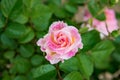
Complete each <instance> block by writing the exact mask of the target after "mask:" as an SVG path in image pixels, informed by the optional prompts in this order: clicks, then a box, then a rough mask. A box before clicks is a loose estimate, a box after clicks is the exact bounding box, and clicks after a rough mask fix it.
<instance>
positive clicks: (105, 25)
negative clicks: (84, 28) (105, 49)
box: [84, 8, 119, 35]
mask: <svg viewBox="0 0 120 80" xmlns="http://www.w3.org/2000/svg"><path fill="white" fill-rule="evenodd" d="M104 13H105V17H106V20H105V21H99V20H97V19H95V18H93V21H92V24H93V25H92V26H93V28H95V29H96V30H98V31H99V32H100V33H102V34H104V35H109V33H111V32H112V31H114V30H117V29H118V28H119V27H118V25H117V20H116V17H115V12H114V10H112V9H108V8H106V9H105V10H104ZM90 18H92V16H91V14H90V13H89V11H88V10H86V11H85V13H84V21H87V20H88V19H90Z"/></svg>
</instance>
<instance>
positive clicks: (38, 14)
mask: <svg viewBox="0 0 120 80" xmlns="http://www.w3.org/2000/svg"><path fill="white" fill-rule="evenodd" d="M51 16H52V12H51V11H50V9H49V7H47V6H46V5H43V4H37V5H35V6H34V8H33V11H32V13H31V20H32V22H33V24H34V25H35V29H36V30H38V31H44V30H46V29H47V28H48V24H49V19H50V18H51Z"/></svg>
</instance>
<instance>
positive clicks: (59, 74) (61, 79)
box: [56, 64, 63, 80]
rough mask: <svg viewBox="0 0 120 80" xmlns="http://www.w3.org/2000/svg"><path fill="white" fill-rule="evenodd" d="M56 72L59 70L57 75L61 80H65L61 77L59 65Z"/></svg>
mask: <svg viewBox="0 0 120 80" xmlns="http://www.w3.org/2000/svg"><path fill="white" fill-rule="evenodd" d="M56 70H57V75H58V77H59V80H63V79H62V77H61V75H60V70H59V64H56Z"/></svg>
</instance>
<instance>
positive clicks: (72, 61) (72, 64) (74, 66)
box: [60, 57, 79, 72]
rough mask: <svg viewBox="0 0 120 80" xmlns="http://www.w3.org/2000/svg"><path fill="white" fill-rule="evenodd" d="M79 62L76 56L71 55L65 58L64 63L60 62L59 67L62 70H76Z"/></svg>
mask: <svg viewBox="0 0 120 80" xmlns="http://www.w3.org/2000/svg"><path fill="white" fill-rule="evenodd" d="M78 65H79V62H78V59H77V58H76V57H72V58H71V59H69V60H66V61H65V62H64V63H61V64H60V69H61V70H62V71H64V72H71V71H78V70H79V67H78ZM68 67H69V68H68Z"/></svg>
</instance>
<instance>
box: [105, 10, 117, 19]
mask: <svg viewBox="0 0 120 80" xmlns="http://www.w3.org/2000/svg"><path fill="white" fill-rule="evenodd" d="M104 12H105V16H106V20H114V19H116V18H115V12H114V10H112V9H105V11H104Z"/></svg>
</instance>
